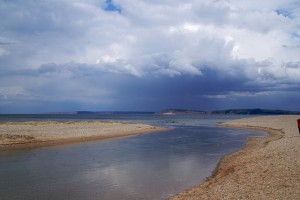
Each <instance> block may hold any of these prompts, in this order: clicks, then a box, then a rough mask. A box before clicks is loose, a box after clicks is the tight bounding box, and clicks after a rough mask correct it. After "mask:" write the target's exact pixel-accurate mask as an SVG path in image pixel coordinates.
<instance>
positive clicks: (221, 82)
mask: <svg viewBox="0 0 300 200" xmlns="http://www.w3.org/2000/svg"><path fill="white" fill-rule="evenodd" d="M299 13H300V3H299V2H298V1H297V0H279V1H271V0H270V1H264V2H261V1H256V0H255V1H250V0H245V1H239V2H237V1H233V0H218V1H210V0H201V1H195V0H187V1H184V2H182V1H177V0H176V1H174V0H173V1H170V0H161V1H154V0H151V1H150V0H142V1H141V0H139V1H137V0H130V1H129V0H110V1H104V0H102V1H101V0H100V1H99V0H86V1H80V0H78V1H68V0H65V1H64V0H61V1H56V0H52V1H31V0H28V1H18V0H17V1H3V2H1V5H0V15H1V16H0V24H1V26H0V30H1V31H0V77H1V79H0V112H1V113H16V112H24V113H26V112H50V111H71V110H81V109H84V110H159V109H163V108H171V107H177V108H195V109H203V110H207V109H223V108H229V107H230V108H234V107H239V108H240V107H264V108H276V109H296V110H300V106H299V102H300V94H299V91H300V57H299V55H300V28H299V27H300V14H299Z"/></svg>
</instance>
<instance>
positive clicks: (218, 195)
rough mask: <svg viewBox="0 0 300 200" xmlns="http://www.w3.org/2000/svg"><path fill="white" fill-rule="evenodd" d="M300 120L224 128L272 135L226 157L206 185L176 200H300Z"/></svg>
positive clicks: (242, 122) (269, 119)
mask: <svg viewBox="0 0 300 200" xmlns="http://www.w3.org/2000/svg"><path fill="white" fill-rule="evenodd" d="M297 119H300V116H299V115H298V116H264V117H255V118H246V119H239V120H233V121H230V122H226V123H224V124H223V125H224V126H230V127H244V128H255V129H260V130H264V131H268V132H269V133H270V135H269V136H268V137H266V138H251V139H249V140H248V142H247V145H246V147H245V148H244V149H242V150H240V151H239V152H236V153H234V154H231V155H228V156H225V157H224V158H223V159H222V160H221V161H220V163H219V165H218V166H217V168H216V170H215V172H214V174H213V175H212V176H211V177H210V178H209V179H208V180H207V181H206V182H204V183H203V184H201V185H199V186H196V187H195V188H192V189H190V190H188V191H185V192H183V193H181V194H179V195H177V196H175V197H173V198H172V199H289V200H292V199H295V200H296V199H298V200H299V199H300V135H299V133H298V128H297V122H296V120H297Z"/></svg>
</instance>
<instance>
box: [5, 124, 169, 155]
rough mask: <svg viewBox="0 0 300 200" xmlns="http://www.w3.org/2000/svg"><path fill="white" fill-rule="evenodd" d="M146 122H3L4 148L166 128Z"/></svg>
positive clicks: (74, 140)
mask: <svg viewBox="0 0 300 200" xmlns="http://www.w3.org/2000/svg"><path fill="white" fill-rule="evenodd" d="M166 130H167V129H166V128H162V127H156V126H151V125H147V124H143V123H136V124H135V123H122V122H98V121H94V122H54V121H50V122H49V121H47V122H5V123H0V151H4V150H10V149H19V148H28V147H29V148H32V147H41V146H49V145H56V144H64V143H75V142H82V141H91V140H101V139H109V138H115V137H125V136H130V135H137V134H144V133H151V132H159V131H166Z"/></svg>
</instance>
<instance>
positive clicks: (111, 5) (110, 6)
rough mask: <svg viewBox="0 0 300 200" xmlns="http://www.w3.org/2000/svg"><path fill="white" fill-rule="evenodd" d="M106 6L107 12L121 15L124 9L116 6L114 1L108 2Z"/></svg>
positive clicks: (107, 0)
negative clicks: (115, 12)
mask: <svg viewBox="0 0 300 200" xmlns="http://www.w3.org/2000/svg"><path fill="white" fill-rule="evenodd" d="M105 4H106V6H105V10H106V11H117V12H119V13H121V11H122V8H121V7H120V6H118V5H115V4H114V3H113V1H112V0H106V2H105Z"/></svg>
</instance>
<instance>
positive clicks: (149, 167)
mask: <svg viewBox="0 0 300 200" xmlns="http://www.w3.org/2000/svg"><path fill="white" fill-rule="evenodd" d="M237 117H240V116H230V117H228V116H222V115H220V116H219V115H217V116H214V115H212V116H207V115H205V116H153V115H130V116H126V115H120V116H116V115H113V116H111V115H108V116H106V117H103V116H94V117H92V116H87V117H85V118H84V117H82V116H80V117H77V118H76V117H74V116H73V117H72V120H99V119H100V120H109V121H111V120H113V121H130V122H137V121H139V122H146V123H150V124H154V125H161V126H166V127H172V128H173V129H172V130H171V131H168V132H158V133H152V134H146V135H139V136H134V137H127V138H121V139H114V140H105V141H97V142H89V143H82V144H73V145H62V146H53V147H47V148H38V149H32V150H26V151H13V152H9V153H5V154H3V153H2V154H0V198H1V199H25V200H26V199H55V200H56V199H165V198H167V197H169V196H172V195H174V194H176V193H178V192H180V191H183V190H185V189H187V188H189V187H191V186H194V185H195V184H199V183H201V182H202V181H203V180H204V179H205V178H206V177H208V176H209V175H210V174H211V172H212V170H213V169H214V167H215V166H216V164H217V162H218V161H219V159H220V157H221V156H222V155H224V154H226V153H230V152H233V151H236V150H237V149H239V148H242V146H243V145H244V142H245V140H246V139H247V138H248V137H249V136H261V135H262V133H261V132H254V131H248V130H241V129H229V128H223V127H217V126H215V125H214V124H215V123H217V122H220V121H226V120H228V119H229V118H237ZM32 120H41V118H39V117H37V118H35V117H28V116H27V118H26V117H24V116H22V119H21V118H20V117H16V118H15V119H14V121H32ZM42 120H64V121H65V120H70V118H68V117H65V118H63V117H60V118H51V117H49V118H46V117H45V118H43V119H42ZM0 121H1V118H0ZM2 121H7V117H6V118H5V120H4V117H2ZM8 121H12V120H8Z"/></svg>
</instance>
